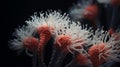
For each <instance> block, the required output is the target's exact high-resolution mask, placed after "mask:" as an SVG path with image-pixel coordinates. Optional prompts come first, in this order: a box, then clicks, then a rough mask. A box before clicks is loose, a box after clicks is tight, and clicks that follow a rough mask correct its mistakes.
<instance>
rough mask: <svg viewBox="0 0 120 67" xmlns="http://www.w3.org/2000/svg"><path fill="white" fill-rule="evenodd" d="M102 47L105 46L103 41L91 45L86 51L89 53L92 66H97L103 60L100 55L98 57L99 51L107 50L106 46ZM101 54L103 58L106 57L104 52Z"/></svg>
mask: <svg viewBox="0 0 120 67" xmlns="http://www.w3.org/2000/svg"><path fill="white" fill-rule="evenodd" d="M104 47H105V44H104V43H100V44H99V45H93V46H92V47H90V49H89V51H88V53H89V54H90V59H91V61H92V63H93V66H94V67H99V65H100V64H102V63H103V62H105V59H104V58H102V57H101V58H100V59H99V55H100V53H104V52H105V51H106V50H108V48H105V49H104V50H103V48H104ZM103 56H104V57H105V58H106V57H107V56H106V55H105V54H103Z"/></svg>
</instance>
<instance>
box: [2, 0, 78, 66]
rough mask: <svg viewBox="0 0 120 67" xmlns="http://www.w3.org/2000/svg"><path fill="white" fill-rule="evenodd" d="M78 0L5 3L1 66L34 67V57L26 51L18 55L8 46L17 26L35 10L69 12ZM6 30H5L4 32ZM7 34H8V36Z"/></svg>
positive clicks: (25, 0) (12, 0) (37, 0)
mask: <svg viewBox="0 0 120 67" xmlns="http://www.w3.org/2000/svg"><path fill="white" fill-rule="evenodd" d="M76 1H77V0H9V1H5V2H4V3H3V6H2V7H3V8H2V9H4V10H5V11H3V12H4V13H2V14H3V18H4V19H2V20H3V21H4V22H3V23H2V25H1V32H2V35H1V36H2V38H1V39H2V41H1V42H3V43H2V44H1V45H2V47H1V54H0V55H1V59H0V62H1V63H0V64H2V65H1V66H0V67H32V58H31V57H29V56H27V55H26V54H25V53H22V54H21V55H17V54H16V53H15V52H14V51H12V50H10V49H9V47H8V41H9V40H10V39H11V38H12V33H13V32H14V31H15V28H18V26H22V25H23V24H25V21H26V20H28V19H29V18H30V16H31V15H33V14H34V12H40V11H46V10H48V9H52V10H58V9H60V10H61V11H62V12H67V11H68V9H69V8H70V7H71V6H72V4H73V3H74V2H76ZM4 31H5V32H4ZM6 35H7V36H6Z"/></svg>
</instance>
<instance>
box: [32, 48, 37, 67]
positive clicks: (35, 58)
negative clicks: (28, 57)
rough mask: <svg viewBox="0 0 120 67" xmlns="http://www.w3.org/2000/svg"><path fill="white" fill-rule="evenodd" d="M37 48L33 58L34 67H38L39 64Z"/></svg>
mask: <svg viewBox="0 0 120 67" xmlns="http://www.w3.org/2000/svg"><path fill="white" fill-rule="evenodd" d="M37 54H38V53H37V49H34V51H33V57H32V60H33V67H38V66H37Z"/></svg>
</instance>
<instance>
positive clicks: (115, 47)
mask: <svg viewBox="0 0 120 67" xmlns="http://www.w3.org/2000/svg"><path fill="white" fill-rule="evenodd" d="M119 31H120V30H119ZM116 33H117V34H118V35H120V32H116ZM92 42H93V45H98V46H99V45H100V43H104V44H105V47H104V48H102V49H101V50H100V49H99V52H100V54H99V59H100V58H104V60H106V61H117V62H120V39H119V40H116V37H113V36H112V35H110V33H109V32H107V31H104V30H96V31H95V34H94V35H93V39H92ZM106 49H107V50H106ZM104 50H105V52H103V51H104ZM106 56H107V58H106Z"/></svg>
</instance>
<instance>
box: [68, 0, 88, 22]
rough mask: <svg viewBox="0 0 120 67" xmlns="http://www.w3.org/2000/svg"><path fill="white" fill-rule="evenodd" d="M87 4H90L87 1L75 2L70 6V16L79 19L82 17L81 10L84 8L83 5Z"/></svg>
mask: <svg viewBox="0 0 120 67" xmlns="http://www.w3.org/2000/svg"><path fill="white" fill-rule="evenodd" d="M88 5H90V2H89V1H86V2H80V3H77V5H74V6H73V7H72V8H70V10H69V14H70V16H71V17H72V18H73V19H74V20H80V19H81V18H83V12H84V10H85V7H86V6H88Z"/></svg>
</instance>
